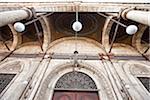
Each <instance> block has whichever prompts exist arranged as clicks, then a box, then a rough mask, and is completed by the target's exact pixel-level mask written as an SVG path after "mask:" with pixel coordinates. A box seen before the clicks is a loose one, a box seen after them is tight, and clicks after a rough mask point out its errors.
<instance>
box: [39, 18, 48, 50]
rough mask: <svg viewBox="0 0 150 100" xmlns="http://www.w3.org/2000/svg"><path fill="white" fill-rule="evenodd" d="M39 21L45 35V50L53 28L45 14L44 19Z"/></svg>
mask: <svg viewBox="0 0 150 100" xmlns="http://www.w3.org/2000/svg"><path fill="white" fill-rule="evenodd" d="M39 21H40V23H41V26H42V28H43V36H44V38H43V45H42V48H43V50H44V51H46V50H47V48H48V46H49V43H50V41H51V28H50V27H51V26H50V23H49V19H48V17H44V16H43V17H42V19H40V20H39Z"/></svg>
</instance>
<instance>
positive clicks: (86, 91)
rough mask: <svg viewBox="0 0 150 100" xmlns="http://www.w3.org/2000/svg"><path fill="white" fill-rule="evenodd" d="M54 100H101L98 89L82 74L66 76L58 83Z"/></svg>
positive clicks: (74, 73)
mask: <svg viewBox="0 0 150 100" xmlns="http://www.w3.org/2000/svg"><path fill="white" fill-rule="evenodd" d="M52 100H99V97H98V90H97V87H96V85H95V83H94V81H93V80H92V78H90V77H89V76H88V75H86V74H84V73H82V72H77V71H73V72H69V73H66V74H64V75H63V76H62V77H61V78H60V79H59V80H58V81H57V83H56V86H55V91H54V95H53V99H52Z"/></svg>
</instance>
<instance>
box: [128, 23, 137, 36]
mask: <svg viewBox="0 0 150 100" xmlns="http://www.w3.org/2000/svg"><path fill="white" fill-rule="evenodd" d="M137 31H138V28H137V26H135V25H129V26H127V27H126V33H127V34H129V35H133V34H135V33H136V32H137Z"/></svg>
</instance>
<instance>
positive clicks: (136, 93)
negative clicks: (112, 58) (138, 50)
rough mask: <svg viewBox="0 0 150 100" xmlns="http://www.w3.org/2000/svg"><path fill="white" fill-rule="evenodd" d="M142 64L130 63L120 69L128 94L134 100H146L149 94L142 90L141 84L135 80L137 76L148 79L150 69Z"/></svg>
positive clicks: (147, 65)
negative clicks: (127, 87)
mask: <svg viewBox="0 0 150 100" xmlns="http://www.w3.org/2000/svg"><path fill="white" fill-rule="evenodd" d="M149 64H150V63H148V62H147V64H144V63H142V62H134V61H130V62H127V63H125V64H124V65H123V66H122V67H123V70H124V72H125V75H126V80H124V81H125V84H126V85H129V88H130V89H129V93H130V94H131V95H132V97H133V98H134V99H136V100H148V98H149V96H150V95H149V94H148V93H147V92H146V91H145V90H144V89H143V86H142V84H141V82H140V81H139V80H138V79H137V77H139V76H146V77H148V76H149V77H150V67H149Z"/></svg>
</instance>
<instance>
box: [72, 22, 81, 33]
mask: <svg viewBox="0 0 150 100" xmlns="http://www.w3.org/2000/svg"><path fill="white" fill-rule="evenodd" d="M72 28H73V30H74V31H76V32H78V31H80V30H81V29H82V24H81V22H79V21H75V22H74V23H73V24H72Z"/></svg>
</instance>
